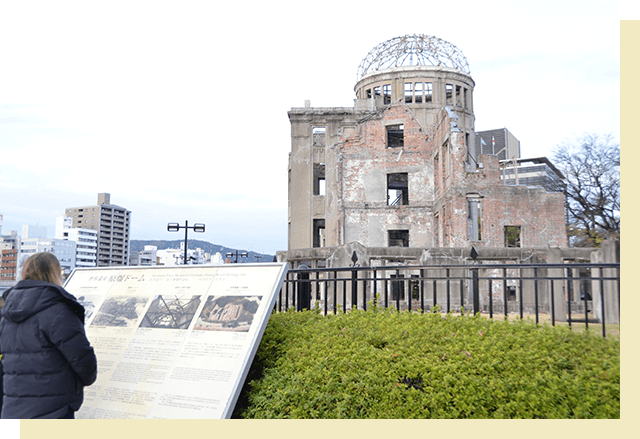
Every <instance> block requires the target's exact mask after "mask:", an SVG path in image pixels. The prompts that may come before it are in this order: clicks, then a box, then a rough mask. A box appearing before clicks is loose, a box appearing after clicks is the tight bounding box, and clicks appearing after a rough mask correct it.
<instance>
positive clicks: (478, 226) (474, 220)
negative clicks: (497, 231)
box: [467, 198, 482, 241]
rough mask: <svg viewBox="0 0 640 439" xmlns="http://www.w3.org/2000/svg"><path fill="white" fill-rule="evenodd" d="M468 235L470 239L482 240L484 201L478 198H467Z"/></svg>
mask: <svg viewBox="0 0 640 439" xmlns="http://www.w3.org/2000/svg"><path fill="white" fill-rule="evenodd" d="M467 236H468V239H469V241H482V203H481V202H480V200H479V199H477V198H470V199H468V200H467Z"/></svg>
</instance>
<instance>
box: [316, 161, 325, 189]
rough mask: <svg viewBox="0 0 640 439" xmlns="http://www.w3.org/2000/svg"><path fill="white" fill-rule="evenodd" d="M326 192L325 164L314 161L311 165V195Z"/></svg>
mask: <svg viewBox="0 0 640 439" xmlns="http://www.w3.org/2000/svg"><path fill="white" fill-rule="evenodd" d="M325 194H326V181H325V164H324V163H316V164H314V165H313V195H325Z"/></svg>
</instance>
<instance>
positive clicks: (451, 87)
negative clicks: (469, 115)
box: [445, 84, 453, 105]
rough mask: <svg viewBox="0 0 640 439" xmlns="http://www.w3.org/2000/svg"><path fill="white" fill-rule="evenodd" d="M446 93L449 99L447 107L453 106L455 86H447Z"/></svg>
mask: <svg viewBox="0 0 640 439" xmlns="http://www.w3.org/2000/svg"><path fill="white" fill-rule="evenodd" d="M445 92H446V97H447V101H446V102H447V105H453V85H451V84H447V85H445Z"/></svg>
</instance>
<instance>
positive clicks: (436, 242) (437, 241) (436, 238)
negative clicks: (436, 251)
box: [433, 213, 442, 247]
mask: <svg viewBox="0 0 640 439" xmlns="http://www.w3.org/2000/svg"><path fill="white" fill-rule="evenodd" d="M433 222H434V223H435V226H434V228H433V246H434V247H440V235H441V234H442V232H441V230H440V227H442V225H441V224H440V213H436V214H435V215H434V217H433Z"/></svg>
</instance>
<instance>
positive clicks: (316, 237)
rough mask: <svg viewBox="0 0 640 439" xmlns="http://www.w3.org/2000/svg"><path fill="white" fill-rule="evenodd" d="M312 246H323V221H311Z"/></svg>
mask: <svg viewBox="0 0 640 439" xmlns="http://www.w3.org/2000/svg"><path fill="white" fill-rule="evenodd" d="M313 246H314V247H324V246H325V237H324V219H314V220H313Z"/></svg>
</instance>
